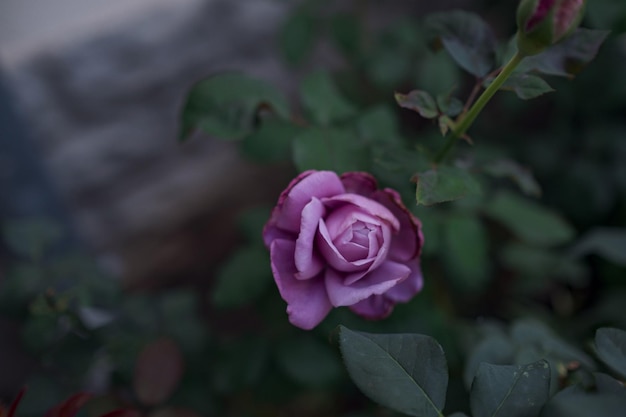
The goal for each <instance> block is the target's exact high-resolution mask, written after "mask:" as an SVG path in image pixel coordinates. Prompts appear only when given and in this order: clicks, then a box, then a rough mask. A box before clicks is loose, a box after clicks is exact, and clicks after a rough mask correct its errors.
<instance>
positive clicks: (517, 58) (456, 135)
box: [434, 52, 524, 164]
mask: <svg viewBox="0 0 626 417" xmlns="http://www.w3.org/2000/svg"><path fill="white" fill-rule="evenodd" d="M522 59H524V56H523V55H522V54H520V53H519V52H518V53H516V54H515V55H514V56H513V58H511V60H510V61H509V62H508V63H507V64H506V65H505V66H504V68H502V71H500V74H498V76H497V77H496V78H495V80H493V82H492V83H491V84H489V86H488V87H487V88H486V89H485V91H483V93H482V94H481V95H480V97H478V100H476V103H474V105H473V106H472V107H471V108H470V109H469V111H468V112H467V113H466V114H462V115H461V119H460V120H458V121H457V123H456V128H455V129H454V130H453V131H452V133H451V134H450V136H449V137H448V140H447V141H446V143H445V145H443V148H441V150H440V151H439V153H438V154H437V155H436V156H435V159H434V162H435V163H436V164H439V163H441V162H442V161H443V160H444V159H445V157H446V156H447V155H448V152H450V150H451V149H452V148H453V147H454V145H455V144H456V143H457V141H458V140H459V139H460V138H462V137H463V135H465V132H467V129H469V128H470V126H471V125H472V123H474V120H476V117H477V116H478V115H479V114H480V112H481V111H482V109H483V108H484V107H485V105H486V104H487V103H488V102H489V100H491V97H493V95H494V94H495V93H496V91H498V90H499V89H500V87H502V84H504V82H505V81H506V80H507V79H508V78H509V77H510V76H511V74H512V73H513V71H514V70H515V68H516V67H517V66H518V65H519V63H520V62H521V61H522Z"/></svg>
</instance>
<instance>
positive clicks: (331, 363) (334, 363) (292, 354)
mask: <svg viewBox="0 0 626 417" xmlns="http://www.w3.org/2000/svg"><path fill="white" fill-rule="evenodd" d="M276 361H277V362H278V365H279V366H280V367H281V369H282V370H283V372H285V373H286V374H287V376H289V378H291V379H292V380H293V381H295V382H297V383H299V384H302V385H306V386H313V387H315V386H328V385H330V384H333V383H334V382H337V381H338V380H339V379H340V378H341V374H342V369H341V361H340V360H339V358H338V355H337V353H336V352H335V351H334V350H333V349H332V348H331V346H330V345H329V344H328V343H322V342H320V341H319V340H317V339H315V338H313V337H308V336H301V337H298V338H294V339H289V340H287V341H285V342H283V343H282V344H281V345H280V346H279V347H278V349H277V351H276Z"/></svg>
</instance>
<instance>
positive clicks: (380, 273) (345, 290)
mask: <svg viewBox="0 0 626 417" xmlns="http://www.w3.org/2000/svg"><path fill="white" fill-rule="evenodd" d="M410 273H411V270H410V269H409V268H408V267H407V266H406V265H402V264H399V263H396V262H390V261H388V262H384V263H383V264H382V265H380V267H378V268H376V269H375V270H373V271H372V272H370V273H369V274H367V275H365V276H364V277H363V278H361V279H360V280H358V281H356V282H355V283H354V284H352V285H345V283H344V279H345V275H344V274H341V272H339V271H336V270H334V269H332V268H328V269H327V270H326V277H325V278H326V279H325V281H326V292H327V293H328V298H329V299H330V303H331V304H332V305H333V306H335V307H339V306H351V305H353V304H356V303H358V302H359V301H361V300H364V299H366V298H367V297H369V296H371V295H373V294H383V293H385V292H387V291H388V290H389V289H390V288H392V287H393V286H395V285H396V284H398V282H400V281H402V280H404V279H406V278H407V277H408V276H409V274H410Z"/></svg>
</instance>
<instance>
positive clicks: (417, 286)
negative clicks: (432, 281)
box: [384, 259, 424, 303]
mask: <svg viewBox="0 0 626 417" xmlns="http://www.w3.org/2000/svg"><path fill="white" fill-rule="evenodd" d="M406 266H407V267H409V268H410V269H411V274H410V275H409V276H408V278H407V279H405V280H404V281H402V282H400V283H399V284H398V285H396V286H395V287H393V288H391V289H390V290H389V291H387V292H386V293H385V294H384V297H386V298H388V299H389V300H391V301H393V302H394V303H406V302H408V301H410V300H411V299H412V298H413V297H414V296H415V294H417V293H418V292H420V291H421V290H422V287H423V286H424V278H423V277H422V269H421V268H420V262H419V259H414V260H413V261H412V262H410V263H408V264H406Z"/></svg>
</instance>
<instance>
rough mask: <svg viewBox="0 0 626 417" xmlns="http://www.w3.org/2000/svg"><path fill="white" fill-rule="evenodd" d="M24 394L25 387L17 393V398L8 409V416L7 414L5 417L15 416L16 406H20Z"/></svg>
mask: <svg viewBox="0 0 626 417" xmlns="http://www.w3.org/2000/svg"><path fill="white" fill-rule="evenodd" d="M24 393H26V387H23V388H22V389H21V390H20V392H18V393H17V396H16V397H15V399H14V400H13V402H12V403H11V407H9V414H7V417H13V416H14V415H15V410H17V406H18V405H19V404H20V401H22V397H23V396H24ZM0 411H2V408H0ZM0 415H1V413H0Z"/></svg>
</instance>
